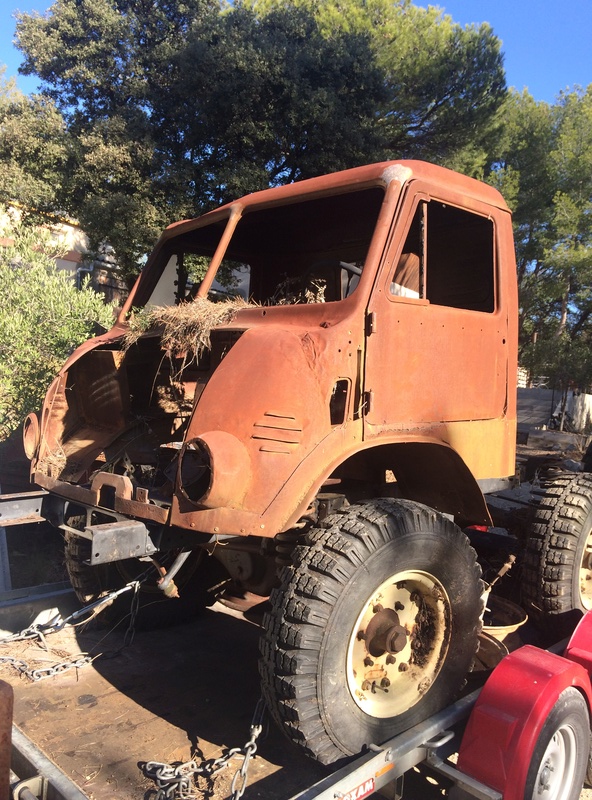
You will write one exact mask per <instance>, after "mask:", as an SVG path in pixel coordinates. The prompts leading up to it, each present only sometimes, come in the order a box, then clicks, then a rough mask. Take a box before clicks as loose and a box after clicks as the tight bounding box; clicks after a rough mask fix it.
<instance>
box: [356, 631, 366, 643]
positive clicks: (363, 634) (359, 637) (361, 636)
mask: <svg viewBox="0 0 592 800" xmlns="http://www.w3.org/2000/svg"><path fill="white" fill-rule="evenodd" d="M356 638H357V640H358V641H359V642H361V641H363V640H364V639H365V638H366V632H365V631H358V633H357V635H356Z"/></svg>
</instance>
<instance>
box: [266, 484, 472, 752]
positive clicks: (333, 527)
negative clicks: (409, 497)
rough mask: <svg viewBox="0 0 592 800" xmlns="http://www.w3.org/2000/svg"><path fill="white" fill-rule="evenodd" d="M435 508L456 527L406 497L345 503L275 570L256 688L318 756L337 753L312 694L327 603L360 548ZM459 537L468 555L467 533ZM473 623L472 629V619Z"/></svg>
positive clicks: (355, 564) (452, 530)
mask: <svg viewBox="0 0 592 800" xmlns="http://www.w3.org/2000/svg"><path fill="white" fill-rule="evenodd" d="M397 510H398V511H397ZM409 512H411V513H409ZM436 516H437V517H439V518H440V521H441V524H442V525H443V526H444V529H443V533H446V532H448V533H449V534H450V535H454V536H456V535H457V533H458V528H457V527H456V526H455V525H454V524H453V523H452V522H449V521H448V520H447V519H445V518H444V517H441V516H440V515H438V514H436V512H434V511H433V510H432V509H429V508H427V507H425V506H420V505H419V504H417V503H414V502H410V501H404V500H398V501H397V502H396V504H393V502H392V501H391V500H389V499H384V500H380V499H379V500H375V501H372V502H371V503H368V504H360V505H356V506H351V507H350V508H349V509H347V510H346V511H342V512H337V513H335V514H333V515H331V516H330V517H328V518H327V519H326V520H325V521H324V523H323V524H324V527H323V528H316V529H312V530H311V531H310V532H309V533H308V534H307V544H306V545H304V546H302V545H301V546H299V547H297V548H296V549H295V551H294V553H293V565H292V566H291V567H284V568H283V570H282V572H281V574H280V579H281V585H280V586H279V587H278V588H277V589H274V590H273V592H272V595H271V597H270V605H271V610H270V612H269V613H268V614H267V615H266V617H265V619H264V623H263V627H264V631H265V632H264V634H263V635H262V638H261V644H260V648H261V659H260V672H261V683H262V690H263V695H264V697H265V699H266V702H267V706H268V709H269V711H270V713H271V715H272V717H273V719H274V720H275V722H276V723H277V724H278V725H279V726H280V728H282V729H283V731H284V733H285V734H286V735H287V736H288V738H290V739H291V740H292V741H293V742H294V743H295V744H297V745H298V746H299V747H300V749H302V750H304V751H305V752H306V753H307V755H309V756H312V757H313V758H315V759H317V760H318V761H320V762H321V763H325V764H329V763H333V762H335V761H337V760H339V759H342V758H343V757H344V752H343V751H342V750H341V749H340V748H339V747H337V746H336V744H335V743H334V742H333V741H332V740H331V737H330V735H328V733H327V732H326V730H325V728H324V726H323V723H322V710H321V708H320V704H319V699H318V696H317V673H318V670H319V661H320V644H321V642H322V640H323V635H324V631H325V626H326V624H327V622H328V620H329V617H330V615H331V612H332V609H333V607H334V605H335V603H336V602H337V600H338V599H339V597H340V595H341V591H342V590H343V587H344V586H345V585H346V584H347V583H348V581H349V580H350V579H351V578H352V576H353V575H354V574H355V573H356V572H357V571H358V570H360V569H363V568H364V562H365V561H366V559H367V558H368V556H370V555H371V554H372V553H374V552H376V550H378V549H379V548H380V547H381V546H382V545H385V544H388V543H389V542H393V541H394V540H396V538H397V536H399V535H403V534H406V533H408V532H411V531H413V530H417V529H419V528H420V527H421V525H422V523H425V522H427V521H428V520H433V519H434V517H436ZM463 540H464V542H465V546H466V547H467V548H468V550H470V551H471V554H472V557H474V556H475V552H474V550H473V548H472V547H471V546H470V543H469V541H468V540H467V539H466V538H465V537H463ZM474 578H475V581H476V583H477V584H478V583H479V581H480V578H481V570H480V567H479V566H478V565H477V563H476V561H474ZM478 627H479V630H478V631H477V633H476V637H477V635H478V633H479V632H480V629H481V625H480V623H479V626H478ZM475 649H476V648H475Z"/></svg>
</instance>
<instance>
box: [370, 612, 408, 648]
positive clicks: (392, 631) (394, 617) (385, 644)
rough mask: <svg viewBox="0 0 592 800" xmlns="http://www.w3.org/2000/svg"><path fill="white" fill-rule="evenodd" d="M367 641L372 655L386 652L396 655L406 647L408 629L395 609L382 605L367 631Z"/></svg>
mask: <svg viewBox="0 0 592 800" xmlns="http://www.w3.org/2000/svg"><path fill="white" fill-rule="evenodd" d="M365 642H366V648H367V650H368V652H369V653H370V655H371V656H376V657H379V656H382V655H384V653H385V652H387V653H390V654H391V655H394V654H395V653H400V652H401V650H403V649H404V648H405V645H406V644H407V631H406V629H405V628H404V627H403V626H402V625H401V623H400V620H399V615H398V614H397V612H396V611H395V610H394V609H392V608H382V607H381V609H380V610H378V611H377V612H376V613H375V614H374V616H373V617H372V619H371V620H370V622H369V623H368V627H367V628H366V631H365Z"/></svg>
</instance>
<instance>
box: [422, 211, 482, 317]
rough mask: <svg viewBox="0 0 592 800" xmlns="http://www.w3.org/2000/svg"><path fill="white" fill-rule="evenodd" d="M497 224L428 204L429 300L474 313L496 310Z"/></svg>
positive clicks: (427, 290)
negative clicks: (494, 256) (494, 243)
mask: <svg viewBox="0 0 592 800" xmlns="http://www.w3.org/2000/svg"><path fill="white" fill-rule="evenodd" d="M493 241H494V239H493V222H492V220H491V219H488V218H487V217H482V216H479V215H477V214H473V213H471V212H469V211H463V210H462V209H460V208H454V207H453V206H448V205H444V204H443V203H437V202H431V203H429V204H428V221H427V258H426V297H427V299H428V300H429V301H430V302H431V303H436V304H437V305H441V306H452V307H453V308H466V309H468V310H470V311H485V312H492V311H493V310H494V305H495V303H494V258H493V253H494V248H493Z"/></svg>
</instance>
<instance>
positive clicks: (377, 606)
mask: <svg viewBox="0 0 592 800" xmlns="http://www.w3.org/2000/svg"><path fill="white" fill-rule="evenodd" d="M379 611H382V606H381V605H380V603H376V605H375V606H372V613H373V614H378V612H379Z"/></svg>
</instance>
